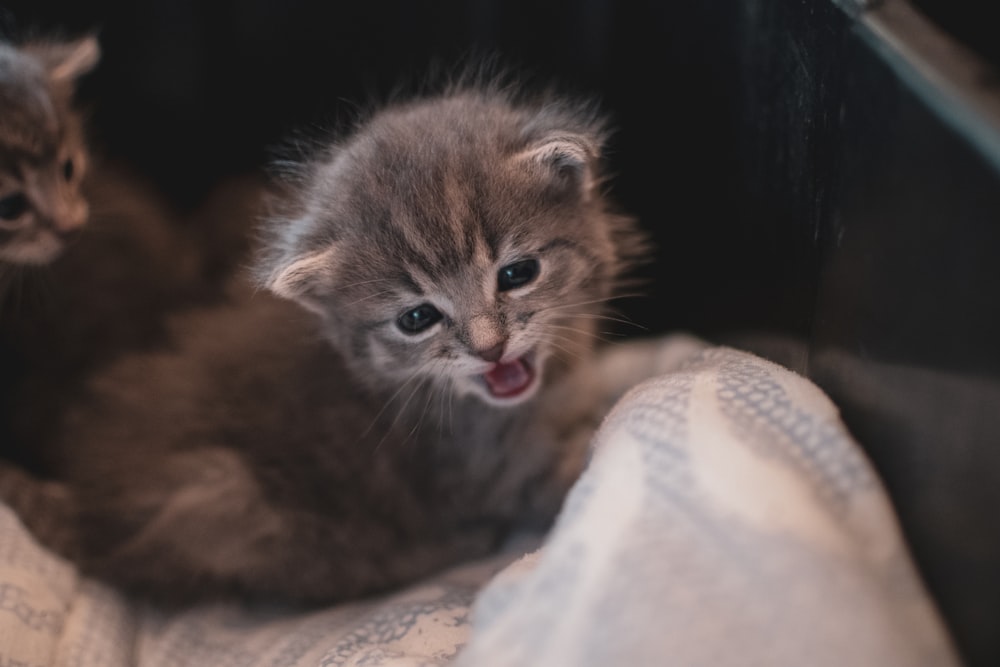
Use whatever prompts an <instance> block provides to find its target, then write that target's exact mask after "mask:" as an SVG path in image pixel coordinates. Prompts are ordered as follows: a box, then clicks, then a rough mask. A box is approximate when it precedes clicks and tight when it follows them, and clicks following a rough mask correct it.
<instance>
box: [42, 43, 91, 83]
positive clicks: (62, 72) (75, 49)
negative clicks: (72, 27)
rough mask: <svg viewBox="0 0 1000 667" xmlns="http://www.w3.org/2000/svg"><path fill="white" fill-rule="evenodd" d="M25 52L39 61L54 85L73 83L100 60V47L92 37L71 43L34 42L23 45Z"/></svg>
mask: <svg viewBox="0 0 1000 667" xmlns="http://www.w3.org/2000/svg"><path fill="white" fill-rule="evenodd" d="M25 51H27V52H28V53H30V54H32V55H33V56H35V57H36V58H38V60H40V61H41V63H42V65H43V66H44V67H45V71H46V72H48V74H49V78H50V79H51V80H52V81H53V82H56V83H73V82H74V81H76V80H77V79H78V78H80V77H81V76H83V75H84V74H86V73H87V72H89V71H90V70H92V69H94V67H95V66H96V65H97V61H99V60H100V59H101V47H100V46H99V45H98V43H97V38H96V37H94V36H93V35H88V36H87V37H83V38H81V39H78V40H75V41H72V42H35V43H32V44H27V45H25Z"/></svg>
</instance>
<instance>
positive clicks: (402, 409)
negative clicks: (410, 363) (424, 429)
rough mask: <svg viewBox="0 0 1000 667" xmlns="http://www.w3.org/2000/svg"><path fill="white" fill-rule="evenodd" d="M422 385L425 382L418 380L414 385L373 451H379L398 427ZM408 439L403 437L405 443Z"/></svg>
mask: <svg viewBox="0 0 1000 667" xmlns="http://www.w3.org/2000/svg"><path fill="white" fill-rule="evenodd" d="M416 375H417V373H416V372H415V373H414V377H416ZM422 386H423V382H417V383H416V384H415V385H413V391H411V392H410V395H409V396H407V397H406V400H405V401H404V402H403V405H402V406H401V407H400V408H399V410H398V411H397V412H396V416H395V417H394V418H393V420H392V423H391V424H389V428H388V429H386V432H385V434H384V435H383V436H382V439H381V440H379V441H378V444H377V445H375V449H374V450H373V453H374V452H377V451H378V450H379V448H380V447H381V446H382V443H384V442H385V440H386V438H388V437H389V434H390V433H392V430H393V429H394V428H396V424H398V423H399V419H400V417H402V416H403V413H405V412H406V408H407V407H409V405H410V401H412V400H413V397H414V396H416V395H417V392H418V391H420V388H421V387H422ZM408 439H409V436H407V437H406V438H403V442H404V443H405V442H406V441H407V440H408Z"/></svg>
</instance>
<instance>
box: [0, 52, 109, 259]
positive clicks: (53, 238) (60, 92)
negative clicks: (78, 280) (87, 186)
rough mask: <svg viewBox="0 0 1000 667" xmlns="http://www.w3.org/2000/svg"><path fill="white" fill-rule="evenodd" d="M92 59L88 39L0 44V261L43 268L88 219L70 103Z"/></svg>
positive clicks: (80, 144) (82, 156)
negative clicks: (19, 44) (16, 44)
mask: <svg viewBox="0 0 1000 667" xmlns="http://www.w3.org/2000/svg"><path fill="white" fill-rule="evenodd" d="M98 58H99V48H98V45H97V41H96V40H95V39H94V38H93V37H86V38H84V39H81V40H78V41H73V42H31V43H27V44H24V45H21V46H19V47H15V46H13V45H10V44H5V43H2V42H0V262H3V261H5V262H10V263H15V264H44V263H47V262H49V261H51V260H52V259H54V258H55V257H56V256H57V255H58V254H59V252H60V251H61V250H62V248H63V246H64V244H65V240H66V238H67V237H68V236H69V235H71V234H72V233H73V232H75V231H76V230H78V229H79V228H80V227H81V226H82V225H83V224H84V223H85V222H86V220H87V203H86V201H85V200H84V198H83V195H82V194H81V192H80V183H81V180H82V178H83V173H84V170H85V169H86V166H87V153H86V149H85V146H84V139H83V130H82V122H81V120H80V118H79V116H78V115H77V114H76V113H74V111H73V109H72V101H73V92H74V88H75V85H76V82H77V80H78V78H79V77H80V76H81V75H83V74H84V73H86V72H88V71H90V70H91V69H92V68H93V67H94V66H95V65H96V64H97V60H98Z"/></svg>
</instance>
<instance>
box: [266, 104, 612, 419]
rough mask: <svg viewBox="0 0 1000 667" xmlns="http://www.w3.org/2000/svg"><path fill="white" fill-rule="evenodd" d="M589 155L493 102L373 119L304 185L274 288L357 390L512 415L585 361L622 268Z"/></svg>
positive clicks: (563, 130) (587, 135) (578, 144)
mask: <svg viewBox="0 0 1000 667" xmlns="http://www.w3.org/2000/svg"><path fill="white" fill-rule="evenodd" d="M549 111H550V112H551V109H550V110H549ZM549 125H551V127H549ZM598 142H599V137H598V136H596V135H594V131H593V130H591V129H590V128H588V127H586V126H585V125H581V122H580V121H578V120H576V119H575V118H574V117H572V116H566V117H559V116H558V115H557V116H555V117H552V118H549V117H543V118H541V119H539V116H538V112H537V110H531V111H524V110H514V109H511V108H509V107H507V106H504V105H503V104H500V103H498V102H496V101H493V102H488V103H487V102H483V101H481V100H466V99H458V100H445V101H437V102H429V103H424V104H423V105H418V106H416V107H414V108H410V109H408V110H404V111H400V112H393V113H389V114H385V113H384V114H383V115H382V116H377V117H376V118H375V120H374V121H373V123H372V124H370V125H369V127H368V128H366V129H365V130H362V133H361V134H359V135H358V136H357V137H356V138H355V139H354V140H353V141H352V142H350V143H349V144H347V145H346V146H345V147H344V148H343V150H341V151H340V152H339V153H338V154H337V155H336V156H335V157H333V158H332V159H330V160H329V161H327V162H326V163H325V164H323V165H320V166H319V167H317V168H316V169H315V171H314V172H313V174H312V181H311V185H310V186H309V187H308V188H307V190H306V191H305V192H304V193H303V195H304V200H305V201H303V202H300V209H299V211H298V212H297V214H298V216H299V217H298V218H297V219H295V220H291V221H289V222H286V223H284V224H285V227H284V228H283V229H278V230H277V232H278V235H279V236H278V237H277V238H276V245H277V246H284V247H283V248H281V247H278V248H277V252H278V253H280V256H279V258H278V260H277V268H276V269H274V270H273V271H272V272H271V274H270V276H269V286H270V287H271V289H273V290H274V291H275V292H277V293H279V294H282V295H284V296H288V297H291V298H294V299H296V300H297V301H299V302H300V303H302V304H303V305H305V306H306V307H308V308H309V309H311V310H313V311H314V312H317V313H319V314H320V315H321V316H322V317H323V318H324V320H325V321H326V323H327V327H328V330H329V332H330V335H331V338H332V339H333V341H334V343H335V344H336V345H337V347H338V348H339V349H340V350H341V351H342V352H343V353H344V356H345V357H346V358H347V360H348V362H349V363H350V364H352V366H353V368H354V369H355V370H356V371H357V372H358V374H359V375H360V376H361V377H366V378H369V379H371V380H374V381H377V382H381V383H382V384H384V385H388V386H390V387H391V386H393V385H398V386H399V387H400V391H401V392H407V391H409V389H408V387H413V388H416V387H417V386H418V385H417V383H418V382H419V381H427V382H429V383H430V384H431V385H432V386H436V387H438V388H439V389H440V390H441V391H442V392H457V393H473V394H475V395H477V396H479V397H480V398H482V399H483V400H485V401H487V402H488V403H491V404H494V405H501V406H503V405H513V404H517V403H521V402H523V401H525V400H527V399H528V398H530V397H531V396H532V395H534V394H535V393H536V392H537V391H538V389H539V387H540V386H541V385H542V383H543V380H544V376H545V372H546V365H547V364H546V362H547V360H549V359H550V358H554V357H560V358H561V360H562V361H563V362H566V363H573V362H574V361H575V360H576V359H578V358H581V357H584V356H586V354H587V352H588V350H589V348H590V346H591V339H592V338H593V333H592V331H593V327H594V322H595V317H596V313H598V312H600V309H601V305H602V304H603V302H604V301H606V299H607V297H608V296H609V293H610V290H611V287H612V281H613V279H614V277H615V275H616V273H617V271H618V269H619V266H618V263H619V252H618V251H619V249H618V248H616V247H615V243H614V241H613V237H614V235H615V233H616V232H621V231H623V230H624V229H625V227H626V226H627V224H628V223H629V222H630V221H627V220H625V219H623V218H621V217H617V216H614V215H612V214H609V213H608V212H607V211H606V210H605V205H604V202H603V201H602V199H601V197H600V195H599V192H598V190H597V188H596V187H595V181H596V174H595V169H596V150H597V146H598Z"/></svg>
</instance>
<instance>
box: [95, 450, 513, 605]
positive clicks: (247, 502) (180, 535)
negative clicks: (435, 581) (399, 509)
mask: <svg viewBox="0 0 1000 667" xmlns="http://www.w3.org/2000/svg"><path fill="white" fill-rule="evenodd" d="M168 467H170V468H172V470H170V471H169V473H168V475H167V480H166V483H164V484H161V486H160V488H155V487H156V486H157V484H156V483H153V484H150V483H149V477H148V476H144V479H145V482H146V483H145V484H144V485H143V488H132V489H128V490H126V491H125V493H126V494H128V495H129V496H130V497H127V498H122V497H118V498H116V499H113V500H111V499H109V502H108V504H107V505H106V508H107V511H104V510H103V509H102V508H101V507H100V506H96V505H94V504H91V505H90V506H89V507H88V506H86V504H85V506H84V508H83V511H82V514H81V519H82V521H83V531H84V532H86V534H87V535H88V536H90V540H89V541H88V543H87V547H88V552H89V556H88V558H87V559H86V560H85V569H87V570H89V571H91V572H93V573H95V574H96V575H98V576H100V577H102V578H106V579H109V580H111V581H114V582H118V583H120V584H123V585H125V586H126V587H127V588H129V589H134V590H137V591H139V592H141V593H144V594H146V595H149V596H150V597H152V598H154V599H156V600H158V601H162V602H167V603H175V602H188V601H191V600H200V599H206V598H211V597H218V596H223V595H227V594H239V595H249V596H253V597H265V598H266V597H275V598H279V599H292V600H301V601H309V602H330V601H337V600H343V599H348V598H353V597H357V596H360V595H363V594H368V593H372V592H376V591H382V590H386V589H389V588H391V587H393V586H397V585H399V584H401V583H405V582H411V581H413V580H415V579H417V578H420V577H422V576H426V575H428V574H430V573H432V572H434V571H436V570H439V569H441V568H443V567H446V566H448V565H451V564H454V563H456V562H459V561H461V560H463V559H466V558H468V557H472V556H476V555H482V554H484V553H486V552H487V551H488V550H489V549H491V548H493V547H494V546H495V541H496V530H495V527H489V526H483V527H482V528H481V529H471V530H467V531H458V532H456V533H453V534H448V535H444V536H442V538H441V539H440V540H435V539H433V536H432V534H429V533H428V534H426V535H421V534H420V532H419V530H417V531H414V530H411V529H407V528H402V529H401V527H400V526H399V525H398V524H397V525H385V524H384V523H381V522H380V521H379V519H378V518H377V517H376V516H372V515H370V514H368V513H367V510H364V509H363V510H361V511H360V512H356V513H354V515H353V516H345V517H344V519H343V521H341V520H340V518H339V517H337V516H325V515H321V514H319V513H317V512H316V511H315V510H307V509H303V508H301V507H291V506H288V505H281V504H276V503H274V502H272V500H271V499H269V498H268V497H267V496H266V495H265V493H264V492H263V490H262V488H261V486H260V484H259V483H258V482H257V480H256V479H255V478H254V477H253V475H252V474H251V472H250V471H249V469H248V468H247V466H246V465H245V464H244V463H243V462H242V461H241V460H240V459H239V457H238V456H237V455H236V454H235V453H233V452H232V451H231V450H226V449H221V448H220V449H211V450H201V451H197V452H188V453H186V454H185V455H184V456H182V457H178V458H177V459H175V460H174V461H173V462H172V463H171V464H170V465H169V466H168ZM171 484H174V486H172V487H171ZM359 502H361V503H363V502H364V501H363V500H362V499H359ZM127 506H133V507H140V508H142V509H141V511H139V512H136V513H135V514H134V515H133V516H132V517H128V516H127V515H126V514H125V512H123V510H122V508H123V507H127ZM139 517H142V518H141V519H139ZM126 522H127V523H126ZM418 528H419V526H418ZM108 545H113V546H112V547H111V548H108Z"/></svg>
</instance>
